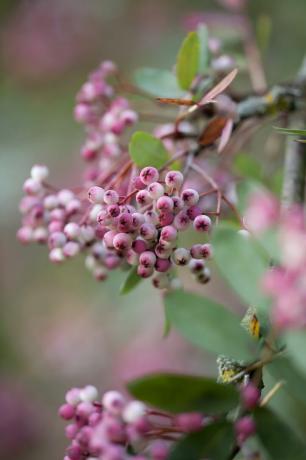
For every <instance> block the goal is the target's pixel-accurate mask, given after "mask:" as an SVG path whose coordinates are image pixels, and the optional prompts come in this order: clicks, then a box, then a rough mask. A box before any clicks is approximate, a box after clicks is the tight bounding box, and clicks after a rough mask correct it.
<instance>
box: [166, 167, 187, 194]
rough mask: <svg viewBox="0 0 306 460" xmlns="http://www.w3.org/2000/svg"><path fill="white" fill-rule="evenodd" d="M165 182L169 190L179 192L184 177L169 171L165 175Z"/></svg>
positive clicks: (177, 172) (178, 172) (176, 172)
mask: <svg viewBox="0 0 306 460" xmlns="http://www.w3.org/2000/svg"><path fill="white" fill-rule="evenodd" d="M165 182H166V185H167V186H168V187H169V188H170V189H176V190H179V189H180V188H181V186H182V184H183V182H184V176H183V174H182V173H181V172H180V171H169V172H168V173H167V174H166V177H165Z"/></svg>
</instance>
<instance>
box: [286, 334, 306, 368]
mask: <svg viewBox="0 0 306 460" xmlns="http://www.w3.org/2000/svg"><path fill="white" fill-rule="evenodd" d="M285 340H286V343H287V348H288V352H289V355H290V357H291V359H292V361H293V362H294V363H295V364H296V366H297V367H298V368H299V369H300V370H301V371H302V372H303V373H304V374H306V353H305V350H306V332H305V330H299V331H290V332H288V333H287V334H286V336H285Z"/></svg>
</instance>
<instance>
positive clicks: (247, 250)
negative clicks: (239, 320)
mask: <svg viewBox="0 0 306 460" xmlns="http://www.w3.org/2000/svg"><path fill="white" fill-rule="evenodd" d="M212 241H213V245H214V258H215V261H216V264H217V266H218V268H219V271H220V272H221V274H222V275H223V277H224V278H225V279H226V280H227V281H228V283H229V284H230V286H231V287H232V288H233V289H234V290H235V291H236V293H237V294H238V295H239V296H240V297H241V299H242V300H243V301H244V302H245V303H246V304H247V305H250V306H252V307H254V308H256V309H257V311H258V313H259V315H260V314H261V313H263V312H264V313H265V312H266V310H267V307H268V305H269V300H268V299H267V298H266V297H265V296H264V295H263V293H262V290H261V288H260V286H261V282H262V279H263V275H264V274H265V272H266V270H267V268H268V260H267V259H266V258H265V257H264V256H263V251H262V250H261V248H260V246H259V245H258V243H256V241H255V240H254V239H253V238H252V237H249V238H246V237H244V236H242V235H240V234H239V233H238V232H237V231H236V230H234V229H233V228H230V227H229V226H226V225H224V224H223V225H219V226H218V228H216V230H215V232H214V235H213V240H212Z"/></svg>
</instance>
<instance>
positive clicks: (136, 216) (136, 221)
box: [132, 212, 145, 229]
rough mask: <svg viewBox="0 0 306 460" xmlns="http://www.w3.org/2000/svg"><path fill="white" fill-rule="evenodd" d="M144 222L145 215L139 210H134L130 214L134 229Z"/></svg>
mask: <svg viewBox="0 0 306 460" xmlns="http://www.w3.org/2000/svg"><path fill="white" fill-rule="evenodd" d="M144 222H145V217H144V215H143V214H141V213H140V212H134V213H133V214H132V225H133V228H134V229H138V228H139V227H140V226H141V225H142V224H144Z"/></svg>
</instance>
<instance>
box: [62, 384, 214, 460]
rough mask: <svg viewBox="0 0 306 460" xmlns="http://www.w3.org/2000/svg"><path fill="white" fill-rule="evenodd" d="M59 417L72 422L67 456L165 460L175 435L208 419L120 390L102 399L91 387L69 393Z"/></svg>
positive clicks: (68, 459)
mask: <svg viewBox="0 0 306 460" xmlns="http://www.w3.org/2000/svg"><path fill="white" fill-rule="evenodd" d="M59 415H60V416H61V417H62V418H63V419H64V420H67V421H69V422H70V423H69V425H67V427H66V436H67V438H68V439H69V440H70V446H69V447H68V448H67V453H66V456H65V458H64V460H81V459H84V458H87V459H88V460H93V459H100V460H128V459H134V460H147V459H151V460H165V459H166V458H167V456H168V453H169V448H170V446H171V441H170V440H171V438H172V437H173V440H175V439H176V438H177V437H178V436H181V435H182V434H184V433H188V432H192V431H197V430H199V429H201V428H202V427H203V426H204V425H205V424H206V423H207V422H206V418H205V417H204V416H203V415H202V414H200V413H185V414H179V415H177V416H172V415H170V414H165V413H163V412H158V411H155V410H154V411H153V410H150V409H149V408H148V407H147V406H145V405H144V404H143V403H142V402H140V401H135V400H133V401H127V400H126V399H125V397H124V396H123V395H122V394H121V393H119V392H117V391H108V392H106V393H105V394H104V395H103V397H102V401H99V400H98V391H97V389H96V388H95V387H93V386H91V385H88V386H86V387H84V388H81V389H79V388H73V389H71V390H70V391H68V392H67V394H66V403H65V404H63V405H62V406H61V407H60V409H59ZM207 420H208V419H207Z"/></svg>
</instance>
